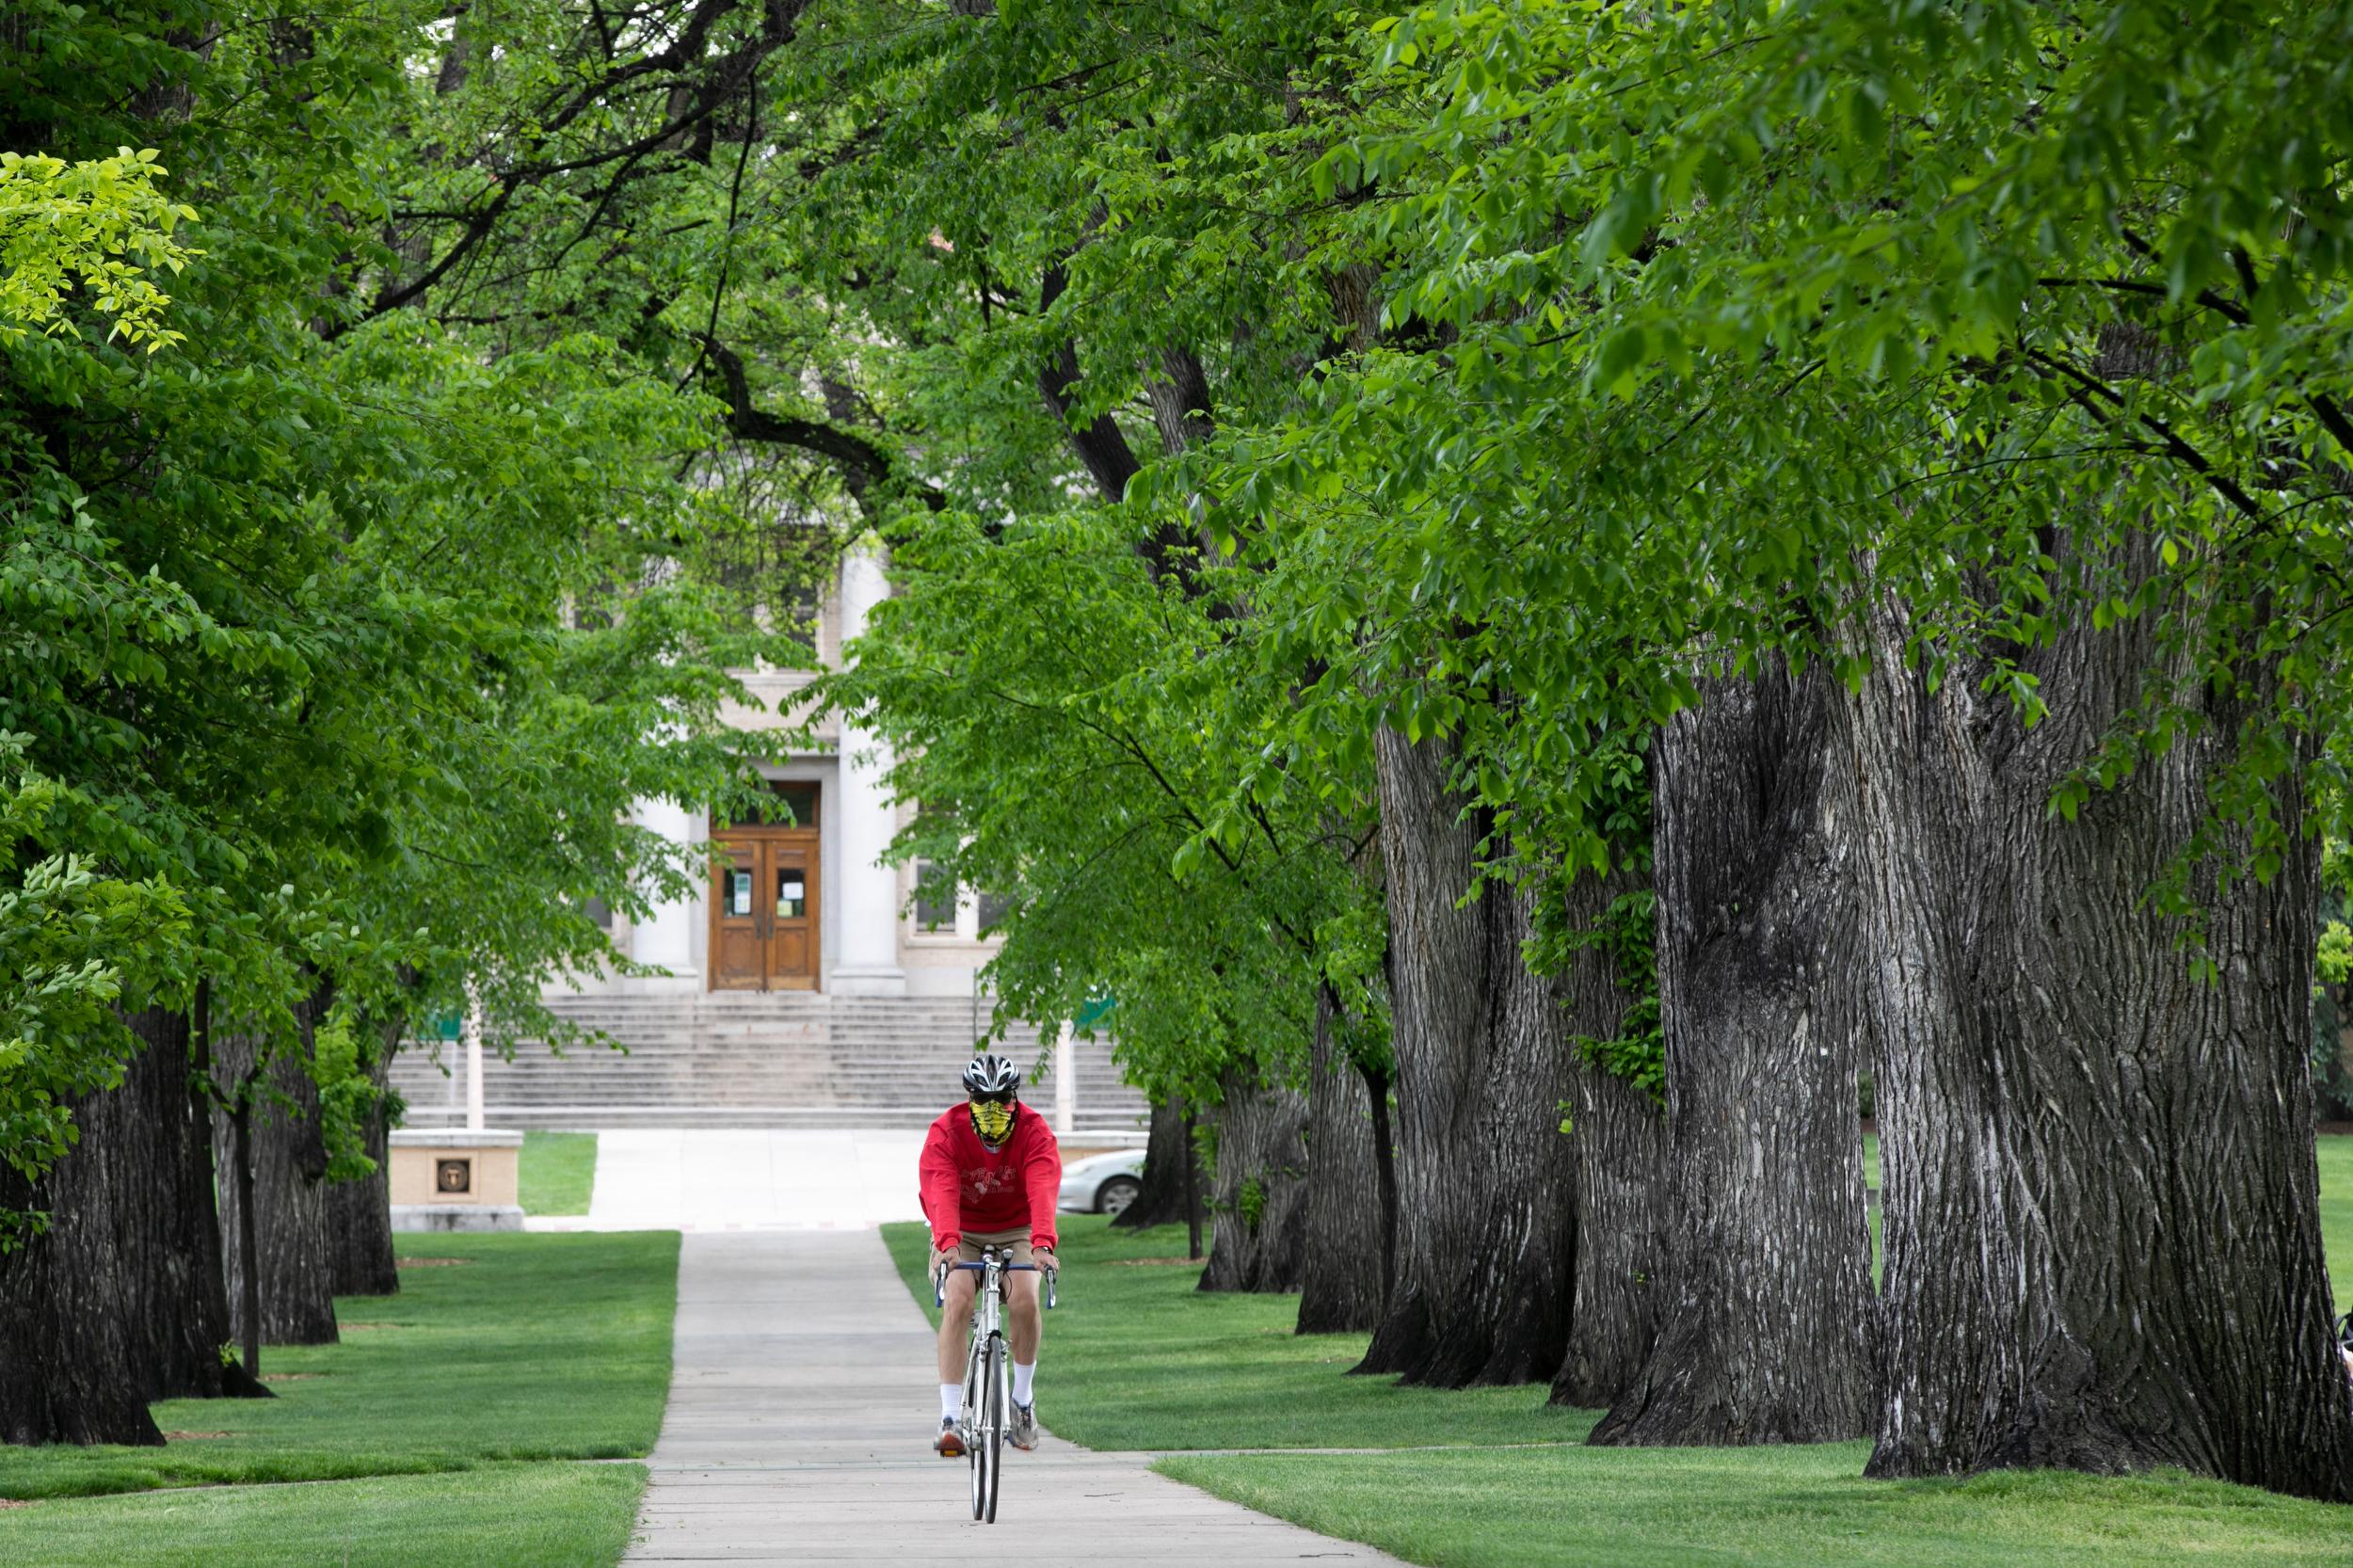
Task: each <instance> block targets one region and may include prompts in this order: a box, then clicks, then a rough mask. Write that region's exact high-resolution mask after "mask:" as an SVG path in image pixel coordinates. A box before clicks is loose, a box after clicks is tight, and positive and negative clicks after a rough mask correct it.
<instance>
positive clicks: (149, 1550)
mask: <svg viewBox="0 0 2353 1568" xmlns="http://www.w3.org/2000/svg"><path fill="white" fill-rule="evenodd" d="M645 1485H646V1467H645V1466H644V1465H642V1464H502V1465H492V1466H489V1467H487V1468H484V1469H479V1470H469V1471H466V1472H464V1473H462V1474H456V1475H447V1474H444V1475H432V1476H379V1477H372V1478H369V1479H367V1480H344V1481H336V1482H334V1483H332V1484H330V1485H326V1486H220V1487H195V1488H188V1489H182V1490H175V1491H168V1492H141V1493H136V1494H133V1495H131V1496H117V1497H79V1498H73V1499H71V1500H68V1501H61V1502H45V1503H40V1504H36V1505H35V1506H33V1507H30V1508H24V1509H11V1510H7V1511H0V1561H5V1562H10V1563H24V1564H26V1565H28V1568H30V1565H32V1564H39V1565H40V1568H231V1565H233V1568H417V1565H418V1564H421V1563H448V1564H452V1565H462V1568H557V1565H560V1568H601V1565H606V1564H611V1563H614V1562H617V1561H618V1560H620V1555H621V1551H622V1548H623V1547H624V1546H626V1545H627V1544H628V1543H629V1536H630V1528H631V1527H632V1524H633V1523H634V1522H635V1520H636V1517H637V1499H638V1496H639V1494H641V1493H642V1492H643V1491H644V1490H645Z"/></svg>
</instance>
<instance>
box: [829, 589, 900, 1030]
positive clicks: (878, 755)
mask: <svg viewBox="0 0 2353 1568" xmlns="http://www.w3.org/2000/svg"><path fill="white" fill-rule="evenodd" d="M888 593H889V584H888V581H887V580H886V579H885V577H884V575H883V559H882V552H881V549H880V547H878V546H875V545H872V544H871V543H860V544H858V545H855V546H853V547H852V548H851V550H850V551H849V552H848V553H847V554H845V555H844V556H843V557H842V558H841V641H842V643H843V644H844V646H845V647H846V646H847V645H848V643H849V642H850V641H851V639H853V638H855V637H858V636H861V635H863V634H864V633H865V631H866V622H867V617H868V616H870V615H872V613H873V609H874V606H875V605H877V604H879V603H881V602H882V601H883V600H884V598H885V597H886V596H887V595H888ZM845 662H847V661H846V657H845ZM840 745H841V787H840V798H839V799H837V800H836V801H835V802H834V805H833V808H834V812H835V818H834V820H835V821H836V822H837V823H838V824H840V829H839V830H840V845H841V862H840V866H839V868H837V869H835V870H834V871H833V872H831V873H830V874H829V875H828V876H827V878H826V880H827V882H828V883H830V884H831V887H830V888H829V889H828V890H829V891H830V892H831V894H832V896H833V897H834V898H835V899H836V900H837V901H838V902H839V905H840V910H841V928H840V929H841V951H840V952H839V953H837V954H835V955H834V964H833V969H832V973H831V974H830V975H828V976H827V977H826V985H827V987H828V988H829V989H831V990H832V991H833V992H835V993H836V994H837V995H840V996H851V997H903V996H904V995H906V990H907V977H906V971H905V970H904V969H903V968H900V967H899V873H898V870H897V868H895V867H891V866H886V865H884V864H883V863H882V857H883V854H884V852H885V851H887V850H888V848H889V847H890V840H891V836H892V834H893V833H894V832H895V831H896V830H897V825H898V824H897V821H896V818H895V812H894V808H893V803H892V801H891V800H890V798H889V796H888V793H887V792H886V785H885V783H884V779H883V775H884V774H885V773H886V772H887V771H888V768H889V766H890V753H889V748H888V745H887V744H885V743H884V742H883V740H882V738H881V737H880V736H877V735H872V734H870V733H868V732H867V731H865V730H863V729H860V728H857V727H856V725H853V724H851V723H850V722H848V720H846V719H844V720H843V722H842V725H841V742H840Z"/></svg>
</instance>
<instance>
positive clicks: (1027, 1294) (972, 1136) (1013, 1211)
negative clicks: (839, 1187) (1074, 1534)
mask: <svg viewBox="0 0 2353 1568" xmlns="http://www.w3.org/2000/svg"><path fill="white" fill-rule="evenodd" d="M964 1093H965V1102H964V1103H963V1104H962V1105H959V1106H957V1107H955V1108H954V1109H953V1110H951V1111H949V1112H945V1113H943V1114H942V1115H941V1116H940V1118H939V1119H938V1120H937V1121H936V1122H934V1123H933V1124H932V1127H931V1131H930V1132H929V1133H928V1134H927V1135H926V1136H925V1137H924V1139H923V1157H922V1160H921V1161H920V1165H919V1167H918V1169H919V1171H920V1178H921V1182H922V1192H923V1217H924V1218H925V1219H927V1220H929V1221H930V1222H931V1225H932V1272H933V1273H934V1274H937V1273H938V1272H939V1271H940V1270H941V1269H942V1268H944V1267H946V1266H947V1265H948V1264H950V1263H957V1262H962V1263H978V1262H979V1261H980V1260H981V1249H982V1248H983V1247H995V1248H996V1249H997V1250H998V1252H999V1253H1000V1254H1005V1253H1010V1254H1011V1255H1012V1259H1013V1261H1014V1262H1016V1263H1035V1264H1037V1265H1039V1266H1040V1267H1041V1268H1046V1269H1051V1268H1053V1267H1055V1260H1054V1200H1055V1198H1056V1196H1057V1195H1058V1194H1059V1193H1060V1192H1061V1191H1062V1146H1061V1145H1060V1144H1057V1143H1055V1141H1054V1130H1053V1128H1049V1127H1048V1126H1047V1125H1046V1118H1045V1117H1043V1116H1041V1115H1039V1114H1038V1113H1037V1112H1034V1111H1032V1110H1031V1109H1030V1108H1029V1107H1028V1106H1026V1105H1023V1104H1022V1103H1021V1098H1020V1096H1021V1074H1020V1072H1019V1071H1018V1070H1017V1069H1016V1068H1015V1066H1014V1064H1012V1063H1010V1062H1008V1061H1006V1060H1005V1059H1004V1058H1003V1057H1001V1056H999V1055H997V1054H995V1053H994V1052H984V1053H982V1054H981V1055H979V1056H976V1057H974V1058H973V1059H972V1060H971V1062H970V1063H968V1064H967V1065H966V1067H965V1069H964ZM979 1279H980V1276H979V1275H978V1274H976V1273H974V1272H972V1271H970V1270H968V1269H959V1270H957V1271H956V1272H954V1273H952V1274H950V1275H949V1276H948V1284H947V1301H946V1304H945V1306H944V1310H943V1311H942V1312H941V1314H940V1319H939V1436H938V1437H937V1438H936V1439H935V1440H934V1441H933V1443H932V1448H933V1450H934V1451H935V1452H937V1453H939V1454H942V1455H944V1456H946V1457H948V1458H951V1459H954V1458H960V1457H962V1455H963V1453H964V1451H965V1450H964V1434H963V1432H960V1431H958V1430H957V1427H956V1416H957V1414H958V1412H959V1410H960V1409H961V1407H962V1405H963V1402H964V1357H965V1336H966V1329H967V1326H968V1324H969V1323H970V1321H971V1319H972V1298H973V1295H974V1294H975V1293H976V1292H977V1291H978V1290H979V1288H980V1285H979ZM1005 1296H1006V1300H1005V1331H1006V1338H1007V1340H1008V1341H1009V1348H1010V1349H1011V1350H1012V1352H1013V1425H1012V1427H1011V1428H1010V1430H1008V1431H1007V1432H1006V1433H1005V1440H1006V1441H1007V1442H1009V1443H1011V1444H1012V1445H1013V1446H1014V1447H1015V1448H1024V1449H1027V1448H1036V1447H1037V1413H1036V1411H1035V1410H1034V1409H1032V1403H1033V1400H1034V1391H1035V1384H1034V1380H1035V1378H1036V1376H1037V1341H1038V1327H1039V1312H1038V1288H1037V1275H1035V1274H1033V1273H1027V1272H1024V1273H1008V1274H1007V1275H1005Z"/></svg>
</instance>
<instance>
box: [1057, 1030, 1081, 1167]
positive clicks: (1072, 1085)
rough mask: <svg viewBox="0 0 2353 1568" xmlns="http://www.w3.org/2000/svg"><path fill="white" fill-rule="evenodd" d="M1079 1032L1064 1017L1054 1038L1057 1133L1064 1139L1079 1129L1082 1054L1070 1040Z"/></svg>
mask: <svg viewBox="0 0 2353 1568" xmlns="http://www.w3.org/2000/svg"><path fill="white" fill-rule="evenodd" d="M1076 1032H1077V1031H1076V1030H1074V1029H1073V1028H1072V1027H1071V1024H1070V1020H1069V1019H1068V1018H1064V1020H1063V1021H1062V1032H1060V1033H1058V1034H1056V1035H1055V1036H1054V1132H1055V1135H1056V1136H1057V1137H1062V1138H1067V1137H1069V1136H1070V1135H1071V1134H1072V1133H1073V1132H1075V1131H1077V1130H1078V1128H1079V1053H1078V1051H1077V1050H1076V1049H1074V1048H1072V1045H1071V1039H1070V1037H1071V1036H1072V1035H1073V1034H1074V1033H1076Z"/></svg>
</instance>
